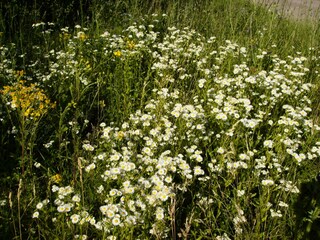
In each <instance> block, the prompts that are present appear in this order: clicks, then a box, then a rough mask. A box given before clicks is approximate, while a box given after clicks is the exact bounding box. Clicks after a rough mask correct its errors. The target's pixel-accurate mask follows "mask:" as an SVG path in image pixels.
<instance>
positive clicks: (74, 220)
mask: <svg viewBox="0 0 320 240" xmlns="http://www.w3.org/2000/svg"><path fill="white" fill-rule="evenodd" d="M70 219H71V222H72V223H73V224H76V223H78V222H79V221H80V216H79V215H78V214H73V215H71V217H70Z"/></svg>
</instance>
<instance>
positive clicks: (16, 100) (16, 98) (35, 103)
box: [0, 71, 55, 120]
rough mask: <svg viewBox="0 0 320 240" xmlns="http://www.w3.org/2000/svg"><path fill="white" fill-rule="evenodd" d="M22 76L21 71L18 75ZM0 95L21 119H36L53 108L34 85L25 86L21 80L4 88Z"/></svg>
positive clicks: (53, 104)
mask: <svg viewBox="0 0 320 240" xmlns="http://www.w3.org/2000/svg"><path fill="white" fill-rule="evenodd" d="M22 74H24V72H23V71H20V72H19V75H22ZM0 92H1V93H3V95H4V96H5V97H6V100H7V101H8V103H9V105H10V106H11V108H12V109H13V110H15V109H18V111H19V114H20V116H22V117H23V118H30V119H35V120H36V119H38V118H40V117H41V116H42V115H44V114H45V113H47V112H48V110H49V109H50V108H54V107H55V103H52V102H51V101H50V100H49V99H48V98H47V96H46V95H45V94H44V93H43V91H42V90H41V89H39V88H38V87H37V86H36V85H35V84H31V85H30V86H26V84H25V81H23V80H21V81H19V82H18V83H16V84H15V85H13V86H4V87H3V90H0Z"/></svg>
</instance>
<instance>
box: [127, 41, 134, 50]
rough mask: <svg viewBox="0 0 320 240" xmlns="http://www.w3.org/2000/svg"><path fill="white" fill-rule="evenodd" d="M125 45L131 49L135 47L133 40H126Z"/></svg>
mask: <svg viewBox="0 0 320 240" xmlns="http://www.w3.org/2000/svg"><path fill="white" fill-rule="evenodd" d="M127 46H128V48H129V49H133V48H134V47H135V44H134V42H133V41H128V42H127Z"/></svg>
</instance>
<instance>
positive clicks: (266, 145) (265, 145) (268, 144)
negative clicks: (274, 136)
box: [263, 140, 273, 148]
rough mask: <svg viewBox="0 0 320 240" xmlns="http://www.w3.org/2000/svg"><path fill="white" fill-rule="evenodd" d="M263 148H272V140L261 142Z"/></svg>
mask: <svg viewBox="0 0 320 240" xmlns="http://www.w3.org/2000/svg"><path fill="white" fill-rule="evenodd" d="M263 146H264V147H267V148H272V147H273V141H272V140H266V141H264V142H263Z"/></svg>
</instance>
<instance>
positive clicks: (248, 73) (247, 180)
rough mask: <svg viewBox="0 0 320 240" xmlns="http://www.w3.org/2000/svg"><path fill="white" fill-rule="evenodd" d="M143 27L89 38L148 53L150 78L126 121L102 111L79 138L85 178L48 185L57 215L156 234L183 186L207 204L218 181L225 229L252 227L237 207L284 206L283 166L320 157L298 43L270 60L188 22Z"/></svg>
mask: <svg viewBox="0 0 320 240" xmlns="http://www.w3.org/2000/svg"><path fill="white" fill-rule="evenodd" d="M153 29H154V26H153V25H147V26H144V25H138V24H134V25H132V26H130V27H129V28H128V29H127V30H125V31H124V33H123V36H119V35H111V34H109V33H108V32H106V33H104V34H102V35H101V36H100V38H99V39H98V40H96V42H99V43H100V44H101V43H102V44H104V45H105V47H104V51H103V53H102V54H106V56H109V58H112V59H116V58H120V59H121V61H126V59H128V58H131V57H132V56H148V58H151V61H150V62H149V63H147V64H149V67H150V69H151V71H152V76H153V79H152V80H150V82H149V83H148V84H149V85H151V86H154V87H153V88H151V89H150V92H149V95H148V99H147V100H146V102H145V104H143V106H142V107H141V108H140V109H138V110H136V111H135V112H134V113H132V114H131V115H130V116H129V118H128V119H127V120H126V121H124V122H123V123H122V124H120V125H118V126H115V124H107V123H104V122H102V123H100V125H99V137H98V138H97V139H94V140H91V141H87V140H86V141H84V142H83V145H82V156H81V157H80V158H79V162H80V163H81V164H79V166H80V167H81V176H82V177H83V182H84V184H85V186H86V188H85V190H84V192H81V191H80V190H79V189H77V188H73V187H70V186H65V187H63V186H56V185H55V186H53V187H52V191H53V192H54V193H55V194H56V196H57V197H56V199H55V200H54V204H55V205H56V210H57V212H58V214H64V215H65V216H67V218H66V221H68V222H69V223H70V222H71V223H72V224H75V225H83V224H87V226H88V227H92V228H94V229H96V230H98V231H100V230H101V231H104V232H105V233H107V234H110V236H111V234H113V233H118V234H120V235H121V229H125V228H127V227H129V228H134V229H139V231H137V232H138V233H139V232H140V231H142V229H146V228H148V230H149V231H150V233H151V234H154V235H156V236H161V237H163V238H166V237H168V234H169V231H170V227H169V226H170V224H169V223H170V221H172V211H176V210H177V209H175V208H174V206H175V205H174V204H173V203H174V202H175V201H176V200H179V199H181V196H182V195H183V194H184V193H185V192H188V191H189V192H192V193H193V194H194V195H195V196H198V200H196V201H198V202H197V203H196V204H198V205H199V206H202V205H206V207H207V208H209V207H210V206H217V205H218V202H217V201H215V199H218V197H217V195H219V194H223V193H221V192H220V193H219V192H218V191H219V189H220V185H224V188H225V192H224V194H229V196H228V197H229V198H234V201H232V203H234V204H231V205H230V207H229V208H227V209H225V211H227V212H228V214H227V215H229V216H230V215H231V216H233V217H231V218H230V220H229V222H230V223H229V224H227V226H232V227H231V229H228V228H226V229H223V230H224V231H225V232H226V233H228V234H229V233H230V234H231V233H232V234H236V235H240V234H242V233H243V232H244V231H245V229H246V226H247V229H251V228H252V226H250V224H254V223H253V222H254V221H252V222H249V221H250V218H252V216H246V214H247V212H246V211H244V210H245V209H246V208H254V207H256V208H266V209H267V211H265V214H266V216H270V217H271V218H281V217H283V216H284V215H285V214H286V213H287V211H288V210H287V209H288V204H290V201H289V200H288V195H289V194H291V193H292V194H294V193H299V189H298V186H297V179H295V176H294V175H295V174H292V173H295V172H296V171H297V170H298V169H299V166H301V165H303V164H305V162H307V161H312V160H314V159H316V158H318V157H319V156H320V142H317V141H315V140H314V139H315V138H314V136H315V135H316V134H318V133H319V130H320V127H319V126H318V125H316V124H315V123H314V122H313V121H312V119H311V117H310V115H311V111H312V109H311V101H310V99H309V98H308V95H309V94H310V91H311V89H312V85H311V84H310V83H305V82H304V76H305V75H306V74H307V73H308V71H309V69H308V68H307V67H306V64H305V62H306V60H307V59H306V58H305V57H303V56H301V54H297V56H295V57H292V56H288V57H287V58H286V59H280V58H279V57H278V56H277V55H276V54H269V53H267V52H266V51H263V50H259V51H258V52H257V53H256V54H255V55H252V53H250V54H249V51H248V50H247V49H246V48H245V47H241V46H238V44H236V43H233V42H231V41H225V42H224V43H223V44H218V42H217V41H216V39H215V38H214V37H212V38H209V39H205V38H204V37H203V36H201V35H200V34H198V33H196V32H195V31H192V30H190V29H187V28H186V29H182V30H179V29H177V28H175V27H171V28H168V29H167V31H166V33H165V34H164V35H163V36H162V37H161V34H160V33H159V32H155V31H154V30H153ZM78 40H79V39H74V40H70V44H71V43H72V42H73V41H74V42H75V41H78ZM80 40H81V41H82V44H83V43H85V41H89V40H86V39H85V38H82V37H81V39H80ZM56 54H57V55H56V56H59V59H63V61H62V62H65V61H66V59H69V60H67V61H69V62H71V63H72V64H73V65H79V64H82V63H81V62H76V61H73V60H72V58H73V55H72V54H71V55H66V54H65V53H62V52H56ZM70 59H71V60H70ZM266 59H268V66H266ZM84 64H85V63H84ZM81 66H82V65H81ZM65 67H66V65H62V64H61V63H59V61H58V62H56V64H54V65H52V66H51V73H50V74H51V75H53V74H56V73H57V72H59V74H62V73H61V71H56V70H55V69H60V68H65ZM71 68H72V69H74V67H71ZM80 69H83V67H80ZM88 69H90V67H88ZM64 71H65V72H68V74H71V75H73V74H74V73H73V72H72V71H69V70H68V69H65V70H64ZM62 72H63V71H62ZM65 77H67V76H65ZM81 77H82V78H81V83H82V84H84V85H87V84H90V81H91V80H90V79H88V78H86V77H85V74H84V75H81ZM151 81H153V82H151ZM86 184H87V185H86ZM210 189H211V190H210ZM257 189H258V190H257ZM210 191H211V192H210ZM220 191H221V189H220ZM87 192H91V195H90V194H89V193H87ZM258 193H259V194H258ZM92 194H94V198H92ZM215 194H217V195H215ZM214 195H215V196H214ZM89 196H91V197H89ZM213 196H214V197H213ZM266 196H267V197H266ZM259 198H260V202H259V203H260V204H261V205H260V206H257V205H255V203H256V202H258V200H259ZM257 199H258V200H257ZM225 204H227V203H225ZM177 211H179V210H177ZM249 213H250V214H252V212H248V214H249ZM37 217H38V215H37ZM226 221H228V220H226ZM166 223H167V224H166ZM220 233H221V231H220ZM216 234H217V233H213V235H214V236H216V237H217V239H229V238H228V237H227V235H221V236H218V235H216ZM120 235H119V236H120Z"/></svg>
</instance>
